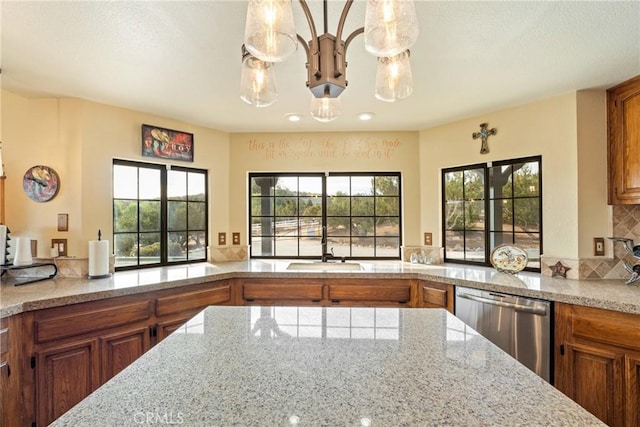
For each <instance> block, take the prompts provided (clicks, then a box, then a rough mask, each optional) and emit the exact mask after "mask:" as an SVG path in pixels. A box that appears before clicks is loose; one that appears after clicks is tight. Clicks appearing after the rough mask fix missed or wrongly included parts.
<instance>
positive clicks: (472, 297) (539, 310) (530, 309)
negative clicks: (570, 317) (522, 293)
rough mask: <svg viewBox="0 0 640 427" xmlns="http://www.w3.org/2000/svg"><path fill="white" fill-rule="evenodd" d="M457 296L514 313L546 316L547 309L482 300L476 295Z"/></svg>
mask: <svg viewBox="0 0 640 427" xmlns="http://www.w3.org/2000/svg"><path fill="white" fill-rule="evenodd" d="M458 296H459V297H460V298H465V299H469V300H471V301H476V302H482V303H485V304H491V305H497V306H499V307H505V308H512V309H514V310H516V311H524V312H527V313H531V314H537V315H539V316H545V315H546V314H547V309H546V308H544V307H529V306H527V305H521V304H514V303H511V302H504V301H498V300H494V299H491V298H483V297H479V296H477V295H470V294H464V293H459V294H458Z"/></svg>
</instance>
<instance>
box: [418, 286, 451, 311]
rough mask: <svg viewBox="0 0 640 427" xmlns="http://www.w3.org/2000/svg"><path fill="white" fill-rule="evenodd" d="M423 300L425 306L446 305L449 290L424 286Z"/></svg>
mask: <svg viewBox="0 0 640 427" xmlns="http://www.w3.org/2000/svg"><path fill="white" fill-rule="evenodd" d="M422 291H423V294H422V302H424V304H425V307H446V306H447V291H446V290H443V289H434V288H430V287H427V286H424V287H423V288H422Z"/></svg>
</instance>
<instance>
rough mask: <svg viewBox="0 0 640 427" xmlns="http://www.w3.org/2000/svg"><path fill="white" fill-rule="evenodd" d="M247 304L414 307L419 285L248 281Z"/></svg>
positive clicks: (245, 288) (395, 281)
mask: <svg viewBox="0 0 640 427" xmlns="http://www.w3.org/2000/svg"><path fill="white" fill-rule="evenodd" d="M238 286H240V287H241V289H242V301H241V303H243V304H246V305H296V306H325V307H326V306H336V305H342V306H348V307H412V306H413V302H414V301H415V283H414V282H413V281H411V280H406V279H377V280H376V279H370V278H366V279H364V278H363V279H360V278H354V279H351V278H336V279H299V278H295V279H290V278H286V279H244V280H240V281H239V285H238Z"/></svg>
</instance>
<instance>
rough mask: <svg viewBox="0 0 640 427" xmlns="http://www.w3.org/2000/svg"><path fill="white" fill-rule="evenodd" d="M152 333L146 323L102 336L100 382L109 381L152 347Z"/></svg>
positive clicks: (100, 340)
mask: <svg viewBox="0 0 640 427" xmlns="http://www.w3.org/2000/svg"><path fill="white" fill-rule="evenodd" d="M150 335H151V334H150V333H149V328H148V327H147V326H146V325H139V326H135V327H133V328H124V329H123V328H120V329H119V330H117V331H116V332H112V333H109V334H104V335H102V336H100V338H99V340H98V342H99V351H100V355H101V360H100V369H101V375H100V383H101V384H102V383H104V382H107V381H109V380H110V379H111V378H113V377H114V376H115V375H116V374H117V373H118V372H120V371H122V370H123V369H124V368H126V367H127V366H129V365H130V364H131V363H133V362H134V361H135V360H136V359H137V358H138V357H140V356H142V355H143V354H144V353H145V352H146V351H147V350H148V349H149V348H150V347H151V337H150Z"/></svg>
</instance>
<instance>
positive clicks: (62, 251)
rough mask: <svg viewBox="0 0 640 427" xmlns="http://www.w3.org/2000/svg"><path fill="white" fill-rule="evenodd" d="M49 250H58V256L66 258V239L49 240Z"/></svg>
mask: <svg viewBox="0 0 640 427" xmlns="http://www.w3.org/2000/svg"><path fill="white" fill-rule="evenodd" d="M51 248H58V256H67V239H51Z"/></svg>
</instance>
